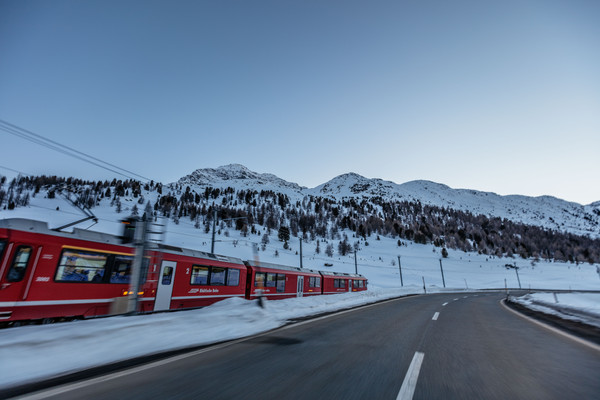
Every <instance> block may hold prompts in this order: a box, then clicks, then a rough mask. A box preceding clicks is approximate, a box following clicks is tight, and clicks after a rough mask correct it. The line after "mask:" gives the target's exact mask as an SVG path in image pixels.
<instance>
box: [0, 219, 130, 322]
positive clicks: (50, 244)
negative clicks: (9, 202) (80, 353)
mask: <svg viewBox="0 0 600 400" xmlns="http://www.w3.org/2000/svg"><path fill="white" fill-rule="evenodd" d="M133 255H134V249H133V247H131V246H124V245H122V244H121V243H120V241H119V238H118V237H116V236H112V235H107V234H102V233H98V232H89V231H85V230H79V229H75V230H74V231H73V233H63V232H56V231H52V230H50V229H48V225H47V224H46V223H45V222H40V221H33V220H27V219H6V220H0V321H21V320H40V321H44V322H48V321H51V320H53V319H57V318H76V317H91V316H98V315H106V314H109V313H110V307H111V304H112V303H113V299H114V298H118V297H121V296H123V295H124V294H126V293H127V290H128V289H129V279H130V275H131V266H132V264H133V258H134V257H133Z"/></svg>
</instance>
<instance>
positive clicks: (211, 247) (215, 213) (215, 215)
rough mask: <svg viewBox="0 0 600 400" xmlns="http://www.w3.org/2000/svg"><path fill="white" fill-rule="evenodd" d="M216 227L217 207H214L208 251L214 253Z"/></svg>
mask: <svg viewBox="0 0 600 400" xmlns="http://www.w3.org/2000/svg"><path fill="white" fill-rule="evenodd" d="M216 229H217V209H216V208H215V209H214V214H213V229H212V240H211V242H210V253H211V254H215V230H216Z"/></svg>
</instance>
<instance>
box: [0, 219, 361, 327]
mask: <svg viewBox="0 0 600 400" xmlns="http://www.w3.org/2000/svg"><path fill="white" fill-rule="evenodd" d="M134 253H135V248H134V247H133V246H131V245H126V244H123V243H122V237H119V236H114V235H108V234H103V233H99V232H92V231H87V230H81V229H74V230H73V232H72V233H67V232H57V231H54V230H51V229H49V228H48V225H47V224H46V223H45V222H40V221H33V220H28V219H18V218H14V219H5V220H0V324H4V325H6V324H7V323H8V324H13V325H17V324H19V323H21V321H39V322H43V323H45V322H52V321H54V320H59V319H73V318H87V317H96V316H105V315H113V314H121V313H123V312H125V311H126V310H127V305H128V297H129V295H130V294H131V293H130V292H129V291H130V290H131V288H130V287H131V285H130V282H131V279H132V270H133V262H134ZM143 260H144V262H143V266H142V269H141V276H140V280H139V282H140V284H139V289H138V303H137V311H138V312H156V311H167V310H178V309H186V308H196V307H204V306H207V305H210V304H212V303H215V302H217V301H219V300H222V299H224V298H228V297H244V298H247V299H255V298H257V297H258V296H259V295H261V294H262V295H263V296H265V297H266V298H267V299H281V298H288V297H302V296H311V295H320V294H331V293H340V292H346V291H359V290H366V283H367V281H366V279H365V278H364V277H362V276H361V275H352V274H338V273H330V272H319V271H314V270H310V269H302V268H297V267H289V266H282V265H278V264H272V263H260V262H252V261H242V260H240V259H238V258H234V257H227V256H221V255H215V254H209V253H205V252H202V251H197V250H190V249H184V248H179V247H174V246H167V245H161V244H158V245H155V246H154V247H153V249H152V250H150V251H148V252H147V253H146V255H145V257H144V259H143Z"/></svg>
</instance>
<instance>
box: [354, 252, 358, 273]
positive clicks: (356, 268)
mask: <svg viewBox="0 0 600 400" xmlns="http://www.w3.org/2000/svg"><path fill="white" fill-rule="evenodd" d="M354 273H355V274H357V275H358V263H357V261H356V249H354Z"/></svg>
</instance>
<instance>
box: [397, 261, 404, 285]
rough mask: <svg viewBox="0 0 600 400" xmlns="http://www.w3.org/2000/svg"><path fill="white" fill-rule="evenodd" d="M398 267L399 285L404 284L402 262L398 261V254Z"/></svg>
mask: <svg viewBox="0 0 600 400" xmlns="http://www.w3.org/2000/svg"><path fill="white" fill-rule="evenodd" d="M398 268H399V269H400V286H404V281H403V280H402V263H401V262H400V256H398Z"/></svg>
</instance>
